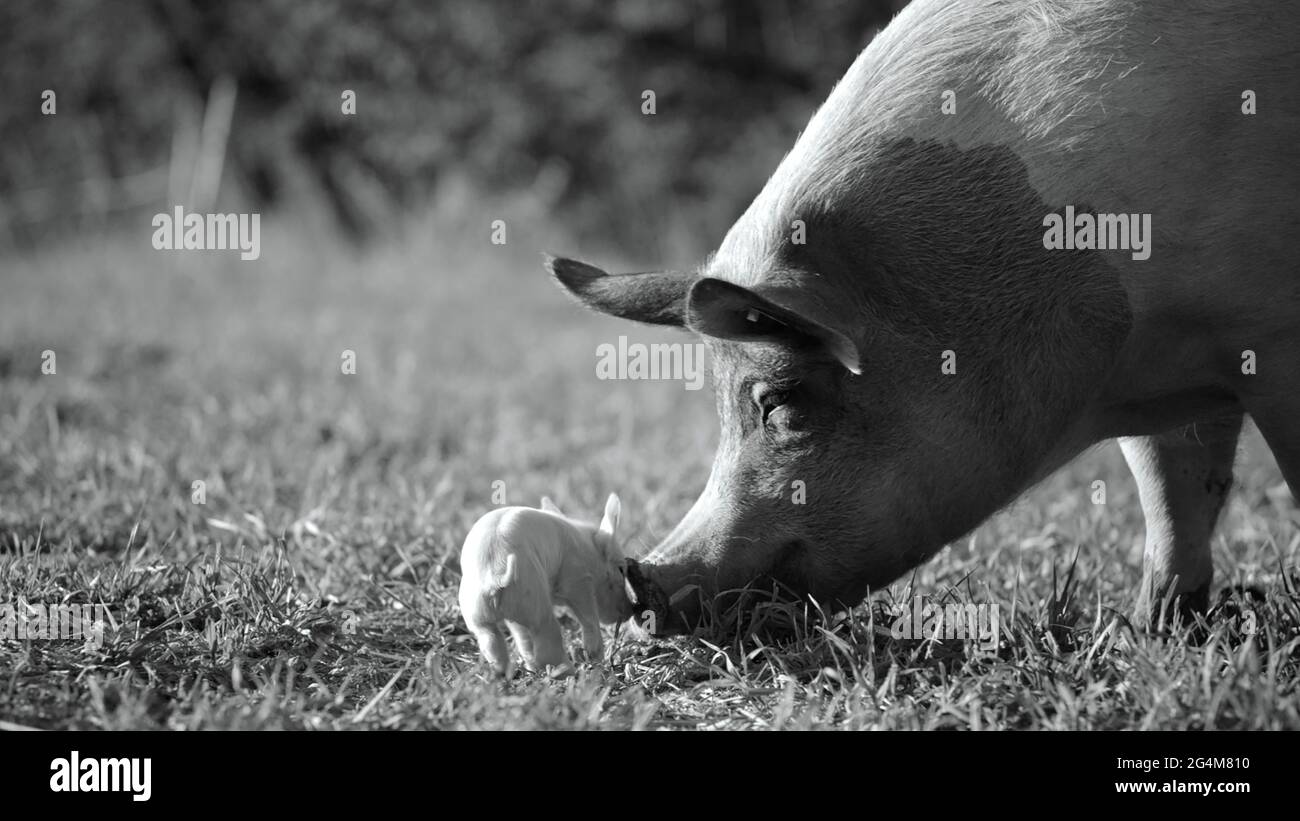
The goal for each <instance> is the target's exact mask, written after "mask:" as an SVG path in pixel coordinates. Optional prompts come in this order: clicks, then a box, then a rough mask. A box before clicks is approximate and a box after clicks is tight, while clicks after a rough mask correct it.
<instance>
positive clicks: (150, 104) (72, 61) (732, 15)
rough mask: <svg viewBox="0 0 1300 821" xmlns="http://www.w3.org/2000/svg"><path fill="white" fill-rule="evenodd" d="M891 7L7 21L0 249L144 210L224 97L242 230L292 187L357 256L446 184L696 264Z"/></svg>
mask: <svg viewBox="0 0 1300 821" xmlns="http://www.w3.org/2000/svg"><path fill="white" fill-rule="evenodd" d="M901 5H902V2H901V0H859V1H858V2H839V1H837V0H753V1H752V2H741V1H740V0H613V1H612V2H611V1H610V0H551V1H550V2H520V1H519V0H433V2H383V0H366V2H329V1H328V0H226V2H221V3H208V2H199V0H142V1H141V2H123V3H108V2H104V1H103V0H54V1H53V2H50V0H6V2H5V3H4V4H0V74H3V76H4V77H5V78H6V89H5V94H6V97H7V104H6V105H5V106H4V108H3V110H2V111H0V140H3V143H4V145H5V146H6V149H5V151H4V152H3V154H0V223H3V227H0V232H3V231H5V230H6V229H7V232H8V238H9V239H11V240H12V239H18V240H29V239H31V240H39V239H41V238H42V237H43V236H44V235H46V234H48V233H50V225H51V224H52V223H57V224H59V225H64V224H66V223H64V222H63V220H65V219H67V218H69V216H70V215H71V216H76V217H78V218H85V215H87V214H93V215H94V216H95V218H96V219H105V218H108V219H111V218H112V215H114V214H117V213H120V212H122V211H123V210H127V209H130V208H135V207H140V208H145V207H147V208H150V209H156V208H158V207H161V206H164V205H165V204H164V203H163V200H164V199H165V198H166V186H165V184H162V185H161V186H160V185H159V184H158V181H159V180H160V179H161V180H164V181H165V177H166V169H167V167H168V164H169V158H170V157H171V155H172V153H173V151H174V146H175V145H177V144H178V142H177V140H178V138H179V136H184V133H183V128H184V124H185V123H187V122H189V123H195V122H198V121H199V119H200V118H201V114H202V110H203V101H204V99H206V98H207V96H208V94H209V92H210V90H211V89H212V87H213V85H214V83H216V82H218V80H219V79H220V78H222V77H229V78H231V79H233V80H234V82H235V84H236V87H237V98H236V106H235V113H234V117H233V123H232V128H231V133H230V141H229V146H228V153H227V157H226V166H225V175H224V180H225V185H226V188H225V190H226V191H227V196H229V192H230V191H232V190H234V191H235V192H238V194H239V196H241V197H242V199H243V201H244V202H245V203H246V204H247V205H248V207H251V208H255V209H259V210H263V209H270V208H275V207H277V206H284V205H286V204H290V203H293V202H294V201H295V194H296V192H297V191H298V187H299V186H303V190H304V191H307V192H309V193H308V196H311V197H321V198H323V199H324V201H325V202H327V203H328V207H329V210H330V212H331V213H332V215H333V216H334V217H335V218H336V219H337V221H338V223H339V225H340V226H341V227H342V228H343V229H344V231H345V232H346V233H347V234H349V235H351V236H352V237H354V238H357V239H360V238H364V237H366V236H371V235H373V234H374V232H375V230H376V229H377V228H379V227H380V226H382V224H383V223H384V220H385V219H386V218H387V216H388V215H389V214H390V212H391V210H392V209H400V208H404V207H410V206H413V205H416V204H418V203H419V202H420V201H421V200H423V199H426V198H428V197H429V196H430V195H431V194H433V193H434V192H435V191H436V190H437V188H438V186H439V185H440V184H442V183H444V182H446V181H447V180H449V179H450V178H453V177H460V178H463V179H464V180H468V181H469V182H470V183H471V184H472V185H473V186H475V187H478V188H481V189H482V190H487V191H494V192H507V193H508V192H513V191H521V190H525V189H527V190H530V191H532V192H533V193H534V194H536V195H538V196H540V197H541V198H542V200H543V201H544V202H546V203H547V204H548V205H549V206H551V207H553V209H554V210H555V212H556V213H555V218H556V219H557V220H558V221H560V222H563V223H565V224H566V225H570V226H571V227H572V228H573V230H574V232H575V233H576V234H578V235H580V236H583V235H585V236H591V237H600V238H601V239H602V240H605V241H608V242H611V243H615V242H617V243H623V244H625V245H627V246H628V247H629V249H641V250H644V249H648V248H653V247H656V246H660V247H661V246H662V244H663V242H664V241H665V240H664V238H665V237H666V236H670V235H671V234H672V232H673V231H674V230H680V229H683V228H685V229H686V230H688V231H691V232H693V233H699V232H705V233H707V234H709V235H710V239H711V240H712V241H715V240H716V238H717V236H718V235H720V233H721V232H722V231H724V230H725V229H726V227H727V225H728V224H729V223H730V221H731V220H733V219H734V218H735V216H736V215H737V214H738V213H739V212H740V211H741V210H743V208H744V206H745V204H746V203H747V201H748V200H749V198H751V197H752V196H753V195H754V193H756V192H757V190H758V188H759V187H760V186H761V185H762V183H763V181H764V180H765V178H766V176H767V175H768V174H769V173H770V172H771V170H772V168H773V167H774V166H775V163H776V162H777V161H778V160H779V158H780V156H781V155H782V154H783V153H784V151H786V150H787V149H788V148H789V146H790V144H791V143H792V141H793V139H794V137H795V135H796V134H797V132H798V130H799V129H800V128H801V127H802V126H803V125H804V123H806V121H807V118H808V116H809V115H810V114H811V112H812V111H813V110H814V109H815V107H816V105H817V104H818V103H819V102H820V101H821V99H823V98H824V96H825V95H826V93H827V92H828V90H829V89H830V88H831V86H832V85H833V84H834V82H835V80H836V79H837V78H838V77H839V76H840V75H841V74H842V73H843V71H844V70H845V68H847V66H848V65H849V63H850V62H851V61H852V59H853V57H854V55H855V54H856V53H857V52H858V51H859V50H860V49H861V48H862V47H863V46H864V45H865V43H866V42H867V41H868V40H869V38H870V36H871V34H872V33H873V31H875V30H877V29H878V28H879V27H880V26H882V25H884V24H885V23H886V22H887V21H888V19H889V17H890V16H891V15H892V13H893V12H894V11H895V7H896V6H901ZM47 88H48V89H53V90H55V91H56V92H57V94H58V98H57V100H58V112H57V114H56V115H55V116H53V117H46V116H42V115H41V113H40V95H41V91H42V90H43V89H47ZM343 89H353V90H355V92H356V94H357V113H356V115H355V116H350V117H349V116H344V115H343V114H342V113H341V110H340V100H341V92H342V91H343ZM646 89H650V90H653V91H654V92H655V94H656V97H657V99H656V107H657V112H656V113H655V114H654V115H653V116H648V115H645V114H643V113H642V92H643V91H644V90H646ZM191 130H194V127H193V126H191ZM178 135H179V136H178ZM150 174H152V175H153V176H149V175H150ZM123 180H128V181H129V180H134V181H135V182H136V183H138V184H137V185H134V186H127V185H124V184H117V183H118V182H120V181H123ZM109 183H111V184H109ZM141 188H143V193H141ZM155 191H156V192H157V193H156V194H154V193H153V192H155ZM78 215H79V216H78ZM106 215H107V216H106Z"/></svg>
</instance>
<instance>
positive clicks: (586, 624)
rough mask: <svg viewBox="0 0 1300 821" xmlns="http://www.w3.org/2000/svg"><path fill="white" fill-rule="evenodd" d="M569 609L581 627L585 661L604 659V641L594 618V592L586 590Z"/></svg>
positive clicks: (598, 620)
mask: <svg viewBox="0 0 1300 821" xmlns="http://www.w3.org/2000/svg"><path fill="white" fill-rule="evenodd" d="M570 609H572V610H573V615H574V616H576V617H577V618H578V624H580V625H582V649H583V650H585V651H586V652H587V661H600V660H601V659H602V658H603V657H604V652H605V639H604V637H603V636H601V634H600V619H599V618H597V617H596V592H595V591H594V590H591V589H590V588H588V589H587V590H586V592H585V593H584V595H583V596H582V597H581V598H580V599H579V601H578V604H577V605H576V606H574V607H572V608H570Z"/></svg>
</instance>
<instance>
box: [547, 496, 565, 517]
mask: <svg viewBox="0 0 1300 821" xmlns="http://www.w3.org/2000/svg"><path fill="white" fill-rule="evenodd" d="M542 510H544V511H546V512H547V513H554V514H555V515H557V516H563V515H564V511H562V510H560V507H559V505H557V504H555V502H552V501H551V497H550V496H543V497H542Z"/></svg>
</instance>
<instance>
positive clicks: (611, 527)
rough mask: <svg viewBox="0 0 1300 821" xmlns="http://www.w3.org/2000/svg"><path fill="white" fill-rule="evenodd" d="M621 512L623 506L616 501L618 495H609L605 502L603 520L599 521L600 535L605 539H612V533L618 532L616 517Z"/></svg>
mask: <svg viewBox="0 0 1300 821" xmlns="http://www.w3.org/2000/svg"><path fill="white" fill-rule="evenodd" d="M622 510H623V504H622V503H621V502H620V501H619V500H618V494H617V493H611V494H609V498H608V499H606V500H605V518H604V519H601V520H600V535H602V536H604V537H605V538H607V539H613V538H614V531H616V530H618V517H619V514H620V513H621V512H622Z"/></svg>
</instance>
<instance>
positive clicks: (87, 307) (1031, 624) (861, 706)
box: [0, 209, 1300, 729]
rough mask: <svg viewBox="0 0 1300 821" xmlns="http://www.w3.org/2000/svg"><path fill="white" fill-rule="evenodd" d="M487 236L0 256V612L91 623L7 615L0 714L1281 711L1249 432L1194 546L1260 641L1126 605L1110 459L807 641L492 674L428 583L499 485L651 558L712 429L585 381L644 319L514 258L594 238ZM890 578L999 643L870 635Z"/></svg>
mask: <svg viewBox="0 0 1300 821" xmlns="http://www.w3.org/2000/svg"><path fill="white" fill-rule="evenodd" d="M488 222H489V219H483V220H478V219H477V218H473V219H471V218H469V217H464V216H457V215H456V213H455V209H443V210H442V211H438V212H436V213H434V214H433V215H431V216H430V217H429V218H428V219H427V220H425V221H423V222H422V223H413V224H412V226H411V230H410V232H409V236H410V239H408V240H406V241H403V242H401V243H396V244H393V245H388V246H385V247H382V248H377V249H372V250H369V251H364V252H361V251H355V250H351V249H349V248H347V247H344V246H340V245H338V244H337V243H335V242H334V241H333V240H332V239H331V238H330V237H329V236H328V233H327V232H320V231H313V230H311V229H310V228H308V227H305V226H297V225H285V224H281V223H276V222H274V221H273V220H272V219H271V218H270V217H267V218H265V219H264V222H263V227H262V259H261V260H260V261H258V262H256V263H247V262H240V261H239V260H238V256H237V254H228V253H222V252H213V253H198V252H186V253H168V252H158V251H153V250H152V249H151V248H150V247H149V239H148V238H149V233H148V228H147V220H145V221H144V223H143V224H142V226H141V230H139V231H138V232H129V233H126V234H123V235H119V236H114V237H112V238H109V239H103V240H99V239H79V240H76V241H75V243H73V244H71V245H69V246H66V247H62V248H57V249H49V250H47V251H46V252H43V253H41V254H38V255H28V256H24V257H20V258H10V259H6V260H3V261H0V603H3V602H18V601H19V600H20V599H21V600H24V601H26V602H46V603H56V602H57V603H69V602H72V603H78V602H80V603H103V604H106V605H107V606H108V607H109V611H110V612H111V613H112V615H113V618H114V620H115V622H116V628H114V627H110V629H109V630H108V632H107V634H106V636H105V641H104V642H103V644H102V646H100V647H86V646H83V645H82V644H80V643H77V642H73V641H13V640H7V639H4V638H0V720H3V721H4V722H7V723H8V724H10V725H21V726H27V727H37V728H71V729H83V728H105V729H136V728H176V729H182V728H184V729H207V728H239V729H272V728H320V729H327V728H331V729H346V728H357V729H375V728H412V729H415V728H522V729H533V728H618V729H627V728H636V729H642V728H655V729H657V728H728V729H746V728H853V729H857V728H917V729H937V728H975V729H996V728H1016V729H1092V728H1108V729H1121V728H1142V729H1145V728H1163V729H1181V728H1291V729H1300V706H1298V705H1300V691H1298V686H1297V680H1298V677H1300V597H1298V596H1297V584H1298V583H1300V578H1297V576H1298V575H1300V574H1297V569H1296V568H1297V561H1298V560H1300V553H1298V552H1297V545H1300V528H1298V523H1300V517H1297V515H1296V514H1295V512H1294V509H1293V508H1292V507H1291V506H1290V504H1289V502H1285V501H1283V497H1282V496H1280V495H1278V494H1271V495H1270V493H1269V491H1270V490H1272V489H1274V488H1276V487H1277V486H1278V485H1279V484H1280V481H1281V480H1280V478H1279V474H1278V472H1277V470H1276V468H1275V466H1274V465H1273V463H1272V461H1271V459H1270V457H1269V456H1268V454H1267V451H1266V449H1265V448H1264V446H1263V444H1262V443H1261V441H1260V440H1259V438H1258V436H1257V435H1255V434H1254V432H1253V431H1252V432H1251V433H1250V434H1249V435H1248V436H1247V437H1246V441H1245V443H1244V444H1243V448H1242V450H1243V454H1242V456H1241V457H1240V464H1241V468H1240V472H1239V479H1240V481H1239V486H1238V488H1237V489H1236V490H1235V491H1234V493H1233V495H1232V497H1231V503H1230V509H1229V510H1228V512H1227V514H1226V517H1225V521H1224V523H1223V526H1222V527H1221V529H1220V535H1219V536H1218V537H1217V538H1216V541H1215V545H1214V556H1215V564H1216V581H1217V585H1216V588H1223V587H1226V586H1228V585H1238V584H1240V585H1253V586H1256V587H1257V588H1258V589H1259V590H1260V591H1261V592H1262V593H1263V594H1264V596H1265V600H1264V601H1263V602H1256V603H1254V604H1252V605H1250V606H1251V608H1252V610H1253V612H1252V613H1251V614H1250V619H1249V623H1250V624H1253V625H1255V627H1256V629H1255V631H1254V633H1253V635H1251V634H1249V628H1248V627H1247V623H1248V620H1247V619H1246V618H1245V617H1243V616H1241V615H1240V614H1238V615H1234V612H1235V611H1234V610H1233V609H1232V607H1231V606H1229V607H1227V608H1221V609H1220V610H1219V611H1218V612H1217V613H1216V619H1215V620H1214V623H1213V625H1212V626H1211V630H1210V636H1209V639H1208V640H1207V641H1205V642H1204V643H1189V642H1187V641H1184V640H1181V639H1179V638H1175V639H1173V640H1169V639H1166V638H1162V637H1153V636H1148V635H1145V634H1140V633H1135V632H1134V631H1133V630H1132V629H1130V627H1129V626H1128V625H1127V623H1126V621H1125V616H1126V615H1127V614H1128V613H1129V612H1131V609H1132V606H1133V601H1134V597H1135V592H1136V586H1137V581H1138V578H1139V576H1140V539H1141V533H1142V523H1141V516H1140V513H1139V510H1138V507H1137V500H1136V492H1135V490H1134V485H1133V482H1132V480H1131V478H1130V477H1129V476H1128V473H1127V471H1126V469H1125V467H1124V465H1123V463H1122V460H1121V459H1120V456H1119V453H1118V449H1117V448H1116V447H1114V445H1106V446H1105V447H1102V448H1099V449H1097V450H1095V451H1094V452H1092V453H1089V454H1086V455H1085V456H1083V457H1082V458H1080V459H1079V460H1078V461H1077V462H1076V463H1075V464H1073V465H1071V466H1070V467H1069V468H1068V469H1066V470H1064V471H1062V472H1061V473H1059V474H1058V475H1057V476H1055V477H1053V478H1052V479H1051V480H1049V481H1048V482H1046V483H1045V484H1044V485H1043V486H1041V487H1039V488H1037V489H1035V490H1034V491H1033V492H1032V493H1031V494H1029V495H1028V496H1026V497H1025V498H1024V499H1023V500H1022V501H1021V502H1019V503H1017V504H1016V505H1015V506H1013V507H1012V508H1011V509H1009V510H1007V511H1004V512H1003V513H1001V514H999V515H998V516H996V517H995V518H994V519H992V520H990V521H989V522H988V523H986V524H985V525H984V526H983V527H981V528H980V529H979V530H978V531H976V532H975V533H974V534H972V535H971V537H970V538H969V539H967V540H963V541H962V542H961V543H959V544H955V545H953V546H950V547H949V548H948V549H946V550H944V551H943V552H942V553H941V554H940V555H939V556H938V557H937V558H936V559H935V560H934V561H932V562H930V563H929V564H927V565H925V566H923V567H921V568H919V569H918V570H917V571H916V573H915V574H914V576H912V577H909V578H907V579H903V580H901V581H900V582H898V583H896V584H895V585H894V586H893V587H892V588H891V589H890V590H887V591H880V592H879V593H878V594H877V595H876V596H875V597H874V601H875V604H874V605H870V604H868V605H863V606H862V607H859V608H857V609H856V610H855V611H854V612H853V613H850V614H847V615H845V616H842V617H840V618H837V619H835V620H834V621H831V622H827V623H824V624H821V625H820V626H812V627H806V628H803V629H802V630H801V633H800V635H799V636H796V637H793V638H789V639H785V640H782V641H781V642H779V643H772V642H770V641H764V640H763V639H760V638H757V637H749V638H742V639H738V640H737V641H735V642H733V643H732V644H730V645H726V646H716V645H713V644H710V643H708V642H706V641H704V640H699V639H688V638H682V639H674V640H672V641H667V642H661V643H654V644H636V643H631V642H628V641H625V640H622V639H620V640H617V641H612V642H611V643H610V647H609V649H608V650H607V657H606V660H605V663H604V664H596V665H581V666H580V667H579V669H578V671H577V672H576V674H575V675H572V676H569V677H564V678H559V679H548V678H542V677H534V676H530V675H527V674H521V675H520V676H519V677H518V678H516V679H515V680H513V681H511V682H509V683H501V682H497V681H495V680H492V679H490V678H489V677H487V671H486V668H485V667H484V666H483V665H482V664H481V663H480V662H479V661H478V658H477V651H476V648H475V645H474V643H473V640H472V638H471V637H470V636H469V635H468V634H467V633H466V632H465V628H464V625H463V623H462V622H461V621H460V619H459V615H458V613H457V607H456V596H455V590H456V586H457V583H458V579H459V570H458V564H457V560H456V559H457V554H458V551H459V548H460V544H461V540H462V539H463V538H464V535H465V533H466V531H467V529H468V528H469V525H470V524H471V523H472V522H473V521H474V519H476V518H477V517H478V516H479V515H481V514H482V513H484V512H485V511H486V510H488V509H489V508H490V507H491V506H492V494H493V490H494V487H497V488H501V487H503V488H504V491H505V494H506V500H507V502H508V503H510V504H529V505H535V504H536V503H537V499H538V497H539V496H540V495H542V494H544V493H545V494H548V495H550V496H552V497H553V498H555V499H556V501H557V502H559V504H560V505H561V506H562V507H563V508H565V510H566V512H569V513H571V514H574V515H577V514H581V515H584V516H589V517H591V518H593V519H595V518H597V517H598V513H599V510H600V507H601V504H602V502H603V500H604V498H605V495H606V494H607V493H608V492H609V491H611V490H616V491H618V492H619V493H620V494H621V496H622V498H623V504H624V513H623V521H624V526H625V533H626V534H627V535H628V537H629V539H628V550H629V551H630V552H632V553H643V552H645V551H647V550H648V549H649V548H650V547H651V546H652V545H653V544H654V542H655V540H656V537H658V536H662V535H663V534H664V533H666V532H667V530H668V528H670V527H671V525H672V524H673V523H674V521H675V518H676V517H678V516H680V515H681V514H682V513H683V512H684V511H685V510H686V508H687V507H688V506H689V505H690V503H691V501H692V500H693V498H694V495H695V494H696V493H697V492H698V490H699V488H700V487H701V486H702V484H703V481H704V479H705V477H706V475H707V471H708V465H709V463H710V461H711V458H712V450H713V445H714V442H715V440H716V420H715V417H714V409H713V400H712V396H711V394H710V393H709V391H708V390H704V391H699V392H687V391H684V390H683V389H682V386H681V385H680V384H679V383H671V382H662V383H654V382H608V381H599V380H597V379H596V378H595V370H594V367H595V347H596V345H597V344H599V343H600V342H605V341H614V340H616V338H617V336H618V334H620V333H623V334H629V335H630V336H632V337H633V338H634V339H638V340H642V341H650V340H652V339H661V338H665V336H668V337H669V338H671V335H665V334H657V333H655V332H653V331H648V330H646V329H643V328H635V327H633V326H630V325H626V324H622V323H619V322H617V321H614V320H609V319H606V318H603V317H597V316H594V315H591V314H589V313H587V312H585V311H583V310H581V309H579V308H578V307H577V306H575V305H574V304H572V303H571V302H570V301H569V300H568V299H566V298H565V297H564V296H563V295H562V294H561V293H560V292H559V291H558V290H557V289H556V288H555V287H554V286H552V285H551V284H550V283H549V282H548V281H547V279H546V276H545V274H544V273H543V271H542V269H541V265H540V251H542V250H551V251H562V252H570V253H581V252H583V251H584V250H588V249H583V248H576V247H573V246H572V245H565V244H564V243H563V242H559V241H556V240H555V236H556V235H555V234H551V233H548V232H545V231H540V230H534V231H532V232H531V233H530V231H529V230H528V228H527V227H520V228H517V229H516V228H514V226H513V224H512V231H513V233H512V234H511V235H510V237H509V239H510V241H509V243H508V244H507V245H505V246H493V245H491V244H490V243H489V241H488V236H489V229H488V227H487V224H488ZM480 236H481V237H482V241H481V242H478V241H476V237H480ZM597 261H599V262H602V263H607V264H610V265H611V267H615V268H617V267H618V266H617V264H616V263H617V262H618V261H617V260H611V259H608V258H598V259H597ZM643 262H651V261H649V260H646V261H643ZM661 262H675V263H681V264H685V263H687V262H689V260H688V259H677V260H663V261H661ZM634 267H635V266H634ZM46 350H52V351H54V352H55V354H56V356H57V373H55V374H53V375H45V374H42V373H41V362H42V352H43V351H46ZM345 350H350V351H354V352H355V354H356V362H357V368H356V373H355V374H352V375H349V374H344V373H342V372H341V370H342V369H341V367H340V365H341V359H342V356H343V352H344V351H345ZM1097 479H1101V480H1103V481H1105V482H1106V486H1107V498H1106V503H1105V504H1102V505H1095V504H1093V503H1092V501H1091V498H1090V496H1091V484H1092V482H1093V481H1095V480H1097ZM196 481H202V482H203V483H204V485H203V491H204V495H205V499H204V503H203V504H198V503H196V502H195V485H194V482H196ZM497 482H501V483H504V485H495V486H494V483H497ZM1076 557H1077V560H1076ZM1072 565H1073V573H1072V575H1071V567H1072ZM917 593H919V594H924V595H926V596H930V597H934V598H936V599H943V598H944V597H951V598H955V599H956V600H958V601H961V602H967V601H970V602H978V603H985V604H996V605H997V606H998V607H999V608H1000V612H1002V613H1003V614H1004V615H1003V618H1004V620H1005V622H1006V623H1005V624H1004V627H1003V632H1002V636H1001V642H1000V645H999V646H998V647H997V648H996V650H995V651H986V650H981V649H980V648H979V647H977V646H975V645H974V644H973V643H971V642H960V641H956V642H954V641H944V642H934V641H929V640H926V639H894V638H892V637H891V636H889V635H888V630H887V628H886V627H884V626H882V625H883V622H882V619H883V609H884V606H885V603H887V602H889V601H890V600H891V599H892V600H894V601H901V600H907V599H909V598H910V597H911V596H912V595H914V594H917ZM566 625H567V626H573V625H572V623H571V622H566ZM569 635H570V639H571V647H576V646H577V639H576V633H574V632H570V634H569ZM610 636H611V638H612V631H611V633H610Z"/></svg>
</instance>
